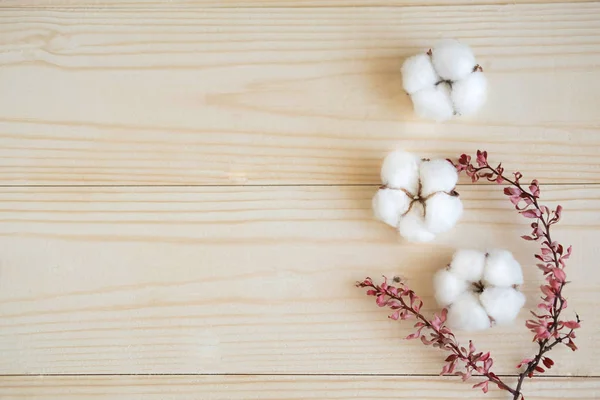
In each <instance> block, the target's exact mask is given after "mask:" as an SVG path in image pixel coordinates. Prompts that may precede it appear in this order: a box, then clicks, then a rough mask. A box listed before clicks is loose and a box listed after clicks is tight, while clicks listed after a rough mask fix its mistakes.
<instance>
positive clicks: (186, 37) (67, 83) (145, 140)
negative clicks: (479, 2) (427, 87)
mask: <svg viewBox="0 0 600 400" xmlns="http://www.w3.org/2000/svg"><path fill="white" fill-rule="evenodd" d="M0 32H1V33H0V37H1V38H2V39H1V42H0V44H1V47H0V48H1V50H2V52H1V53H0V65H1V68H0V93H2V95H0V182H1V183H3V184H9V185H23V184H30V185H53V184H61V185H80V184H100V185H104V184H157V185H164V184H341V183H345V184H348V183H350V184H354V183H370V184H374V183H377V182H378V177H377V176H378V169H379V163H380V159H381V157H383V156H384V154H386V153H387V152H388V151H390V150H391V149H393V148H395V147H404V148H407V149H409V150H413V151H417V152H419V153H420V154H422V155H424V156H426V155H429V156H434V155H443V156H454V155H457V154H459V153H460V152H464V151H474V150H475V149H476V148H477V147H479V146H481V144H482V143H486V147H487V150H489V151H490V152H492V153H493V154H494V155H495V156H496V157H498V158H499V159H502V160H504V161H505V162H509V163H513V164H518V165H520V166H521V167H522V170H523V172H524V173H529V174H531V175H535V176H536V177H537V178H538V179H541V180H542V181H543V182H558V183H590V182H600V178H599V177H600V173H599V172H600V165H599V164H598V162H597V160H598V156H599V154H600V150H599V149H600V134H599V129H600V114H598V112H597V109H598V99H597V93H598V92H600V69H598V65H599V63H600V4H598V3H594V4H592V3H589V4H588V3H579V4H574V3H564V4H548V5H546V4H544V5H515V6H478V7H450V6H444V7H405V8H372V9H356V8H347V9H342V8H340V9H338V8H299V9H231V10H229V9H228V10H218V9H213V10H211V9H198V8H194V9H190V10H179V11H177V10H175V11H161V12H160V13H157V12H156V11H151V10H117V9H112V8H108V9H89V10H88V9H86V10H79V11H45V10H5V11H4V12H2V13H1V15H0ZM447 35H455V36H458V37H459V39H462V40H464V41H466V42H467V43H469V44H471V45H472V46H473V48H474V50H475V52H476V53H477V54H478V55H479V58H480V62H481V64H482V65H483V66H484V68H485V70H486V71H487V72H488V76H489V80H490V85H491V93H490V99H489V102H488V105H487V106H486V108H485V109H484V110H482V112H481V113H480V114H479V115H478V116H477V117H475V118H473V119H464V120H460V121H456V122H452V123H447V124H434V123H427V122H423V121H419V120H416V119H415V118H414V117H413V114H412V111H411V106H410V103H409V99H408V98H407V96H406V95H405V94H404V93H403V91H402V88H401V77H400V75H399V73H398V71H399V68H400V64H401V62H402V60H403V58H404V57H406V56H408V55H410V54H413V53H415V52H418V51H421V50H423V49H425V48H427V46H430V45H431V44H432V43H434V42H435V41H436V40H437V39H438V38H439V37H442V36H447Z"/></svg>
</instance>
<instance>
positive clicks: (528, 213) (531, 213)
mask: <svg viewBox="0 0 600 400" xmlns="http://www.w3.org/2000/svg"><path fill="white" fill-rule="evenodd" d="M521 215H522V216H524V217H525V218H539V217H541V213H540V210H537V209H533V210H525V211H521Z"/></svg>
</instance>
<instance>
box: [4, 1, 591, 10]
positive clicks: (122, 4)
mask: <svg viewBox="0 0 600 400" xmlns="http://www.w3.org/2000/svg"><path fill="white" fill-rule="evenodd" d="M561 2H564V0H435V1H427V0H373V1H369V0H169V1H168V2H165V1H160V0H127V1H119V0H2V1H1V2H0V8H2V7H19V8H29V7H31V8H38V9H39V8H88V9H89V8H90V7H113V8H115V7H118V8H143V9H148V8H150V9H153V8H169V9H173V8H175V7H216V8H237V7H251V8H253V7H260V8H273V7H285V8H296V7H336V8H345V7H369V8H372V7H397V6H409V7H414V6H440V5H444V6H448V5H451V6H456V5H464V6H478V5H482V4H486V5H487V4H502V5H503V4H508V5H514V4H552V3H561ZM570 2H571V3H590V2H593V0H570Z"/></svg>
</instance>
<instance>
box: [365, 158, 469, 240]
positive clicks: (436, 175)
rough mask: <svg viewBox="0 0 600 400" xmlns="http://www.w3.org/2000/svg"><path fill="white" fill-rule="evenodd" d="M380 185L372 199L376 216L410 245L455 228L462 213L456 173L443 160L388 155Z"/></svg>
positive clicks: (431, 238) (382, 169) (382, 168)
mask: <svg viewBox="0 0 600 400" xmlns="http://www.w3.org/2000/svg"><path fill="white" fill-rule="evenodd" d="M381 180H382V181H383V186H382V187H381V188H380V189H379V190H378V191H377V193H376V194H375V196H374V197H373V211H374V214H375V217H376V218H377V219H378V220H380V221H382V222H385V223H386V224H388V225H390V226H393V227H394V228H396V229H398V232H399V233H400V235H402V237H404V238H405V239H406V240H408V241H411V242H429V241H431V240H433V239H434V238H435V236H436V235H437V234H439V233H443V232H446V231H448V230H450V229H452V228H453V227H454V225H456V223H457V222H458V220H459V219H460V217H461V215H462V211H463V206H462V202H461V201H460V198H459V197H458V193H457V192H456V191H455V190H454V188H455V186H456V183H457V181H458V173H457V172H456V169H455V168H454V166H453V165H452V164H451V163H450V162H448V161H446V160H420V159H418V158H417V157H415V156H414V155H413V154H410V153H407V152H404V151H395V152H392V153H390V154H389V155H388V156H387V157H386V158H385V160H384V161H383V165H382V167H381Z"/></svg>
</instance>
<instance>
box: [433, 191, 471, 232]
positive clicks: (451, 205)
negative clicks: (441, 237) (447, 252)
mask: <svg viewBox="0 0 600 400" xmlns="http://www.w3.org/2000/svg"><path fill="white" fill-rule="evenodd" d="M425 209H426V210H427V212H426V214H425V227H426V228H427V230H428V231H430V232H432V233H436V234H437V233H442V232H446V231H449V230H450V229H452V228H453V227H454V225H456V223H457V222H458V220H459V219H460V217H461V216H462V212H463V205H462V201H460V198H459V197H458V196H449V195H447V194H446V193H438V194H435V195H433V197H430V198H429V199H428V200H427V201H426V202H425Z"/></svg>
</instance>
